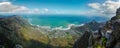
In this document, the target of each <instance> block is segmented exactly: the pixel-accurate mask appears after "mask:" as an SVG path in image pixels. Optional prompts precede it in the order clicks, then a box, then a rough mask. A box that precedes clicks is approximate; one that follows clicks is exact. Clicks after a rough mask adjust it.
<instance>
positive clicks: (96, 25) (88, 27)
mask: <svg viewBox="0 0 120 48" xmlns="http://www.w3.org/2000/svg"><path fill="white" fill-rule="evenodd" d="M103 25H104V23H103V22H102V23H98V22H96V21H95V20H93V21H91V22H89V23H85V24H84V25H83V26H80V27H75V28H71V29H73V30H77V31H80V32H85V31H86V30H91V31H96V30H98V29H99V28H100V27H102V26H103Z"/></svg>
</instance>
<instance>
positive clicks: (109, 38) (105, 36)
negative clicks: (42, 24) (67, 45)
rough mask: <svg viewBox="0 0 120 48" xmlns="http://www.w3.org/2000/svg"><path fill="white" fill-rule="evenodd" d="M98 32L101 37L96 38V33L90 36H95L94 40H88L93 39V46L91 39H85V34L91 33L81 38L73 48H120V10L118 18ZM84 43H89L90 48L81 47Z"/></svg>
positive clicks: (107, 23)
mask: <svg viewBox="0 0 120 48" xmlns="http://www.w3.org/2000/svg"><path fill="white" fill-rule="evenodd" d="M97 28H99V27H97ZM97 32H98V34H97V35H100V37H97V38H94V36H95V35H96V34H94V33H92V34H91V35H89V36H93V37H92V38H91V37H89V36H87V37H88V38H90V39H92V41H91V42H92V44H91V42H88V40H90V39H88V38H87V39H85V38H86V36H85V34H86V35H87V34H89V33H85V34H84V35H83V36H82V37H80V39H78V40H77V41H76V43H75V47H73V48H120V8H119V9H117V11H116V16H114V17H112V18H111V20H109V21H107V22H106V24H105V25H104V26H103V27H101V28H100V29H98V31H97ZM96 39H97V40H96ZM83 40H84V41H83ZM81 41H82V42H81ZM84 42H87V43H88V44H89V45H90V46H88V45H86V44H85V45H86V47H80V46H81V44H84ZM79 45H80V46H79ZM83 46H84V45H83Z"/></svg>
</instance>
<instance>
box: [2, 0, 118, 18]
mask: <svg viewBox="0 0 120 48" xmlns="http://www.w3.org/2000/svg"><path fill="white" fill-rule="evenodd" d="M118 7H120V0H0V14H73V15H85V16H96V15H99V16H113V15H115V12H116V9H117V8H118Z"/></svg>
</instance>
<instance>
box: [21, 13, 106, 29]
mask: <svg viewBox="0 0 120 48" xmlns="http://www.w3.org/2000/svg"><path fill="white" fill-rule="evenodd" d="M23 16H24V17H25V18H27V19H29V21H30V23H31V24H33V25H39V26H50V27H51V28H56V27H63V28H66V27H68V25H70V24H75V25H80V24H84V23H88V22H91V21H93V20H95V21H97V22H105V21H107V20H108V18H105V17H100V16H91V17H88V16H81V15H23Z"/></svg>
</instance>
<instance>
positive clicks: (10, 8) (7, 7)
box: [0, 2, 39, 13]
mask: <svg viewBox="0 0 120 48" xmlns="http://www.w3.org/2000/svg"><path fill="white" fill-rule="evenodd" d="M36 12H37V13H38V12H39V9H29V8H27V7H25V6H17V5H13V4H12V3H11V2H0V13H36Z"/></svg>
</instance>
